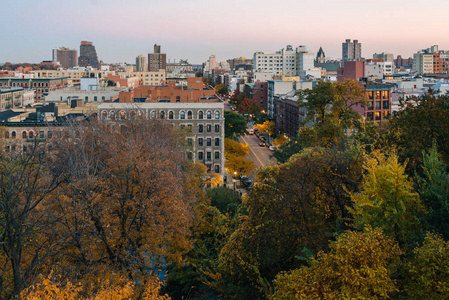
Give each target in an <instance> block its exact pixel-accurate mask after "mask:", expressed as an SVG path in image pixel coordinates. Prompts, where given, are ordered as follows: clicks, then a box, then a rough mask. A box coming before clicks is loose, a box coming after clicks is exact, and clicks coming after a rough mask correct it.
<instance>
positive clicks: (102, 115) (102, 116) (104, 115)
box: [101, 110, 108, 120]
mask: <svg viewBox="0 0 449 300" xmlns="http://www.w3.org/2000/svg"><path fill="white" fill-rule="evenodd" d="M101 118H102V119H103V120H106V119H107V118H108V112H107V111H105V110H103V111H102V112H101Z"/></svg>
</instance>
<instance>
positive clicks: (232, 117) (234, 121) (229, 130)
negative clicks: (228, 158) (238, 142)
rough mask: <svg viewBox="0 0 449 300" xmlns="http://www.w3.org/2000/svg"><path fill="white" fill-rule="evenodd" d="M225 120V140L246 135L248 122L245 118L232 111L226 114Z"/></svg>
mask: <svg viewBox="0 0 449 300" xmlns="http://www.w3.org/2000/svg"><path fill="white" fill-rule="evenodd" d="M224 118H225V138H227V139H237V138H238V137H239V136H242V135H245V134H246V133H247V131H246V121H245V118H244V117H243V116H242V115H240V114H237V113H235V112H232V111H225V112H224Z"/></svg>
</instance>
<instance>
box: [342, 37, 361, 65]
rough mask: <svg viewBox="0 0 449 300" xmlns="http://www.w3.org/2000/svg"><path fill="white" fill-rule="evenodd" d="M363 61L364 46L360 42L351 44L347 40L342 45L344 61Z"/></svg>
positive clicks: (355, 41)
mask: <svg viewBox="0 0 449 300" xmlns="http://www.w3.org/2000/svg"><path fill="white" fill-rule="evenodd" d="M361 59H362V44H361V43H359V41H358V40H354V41H353V42H351V40H350V39H347V40H346V41H345V42H344V43H342V60H343V62H345V61H359V60H361Z"/></svg>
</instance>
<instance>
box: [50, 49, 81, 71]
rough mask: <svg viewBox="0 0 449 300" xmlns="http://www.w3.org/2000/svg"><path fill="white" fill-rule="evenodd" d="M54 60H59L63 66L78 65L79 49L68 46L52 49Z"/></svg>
mask: <svg viewBox="0 0 449 300" xmlns="http://www.w3.org/2000/svg"><path fill="white" fill-rule="evenodd" d="M52 53H53V61H54V62H59V64H60V65H61V67H63V68H65V69H71V68H73V67H76V66H77V65H78V51H77V50H75V49H69V48H66V47H59V48H55V49H53V50H52Z"/></svg>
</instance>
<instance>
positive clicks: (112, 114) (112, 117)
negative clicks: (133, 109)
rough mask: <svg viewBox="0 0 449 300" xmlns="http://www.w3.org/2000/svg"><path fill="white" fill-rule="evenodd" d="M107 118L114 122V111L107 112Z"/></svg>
mask: <svg viewBox="0 0 449 300" xmlns="http://www.w3.org/2000/svg"><path fill="white" fill-rule="evenodd" d="M109 117H110V118H111V120H115V111H113V110H111V111H110V112H109Z"/></svg>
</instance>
